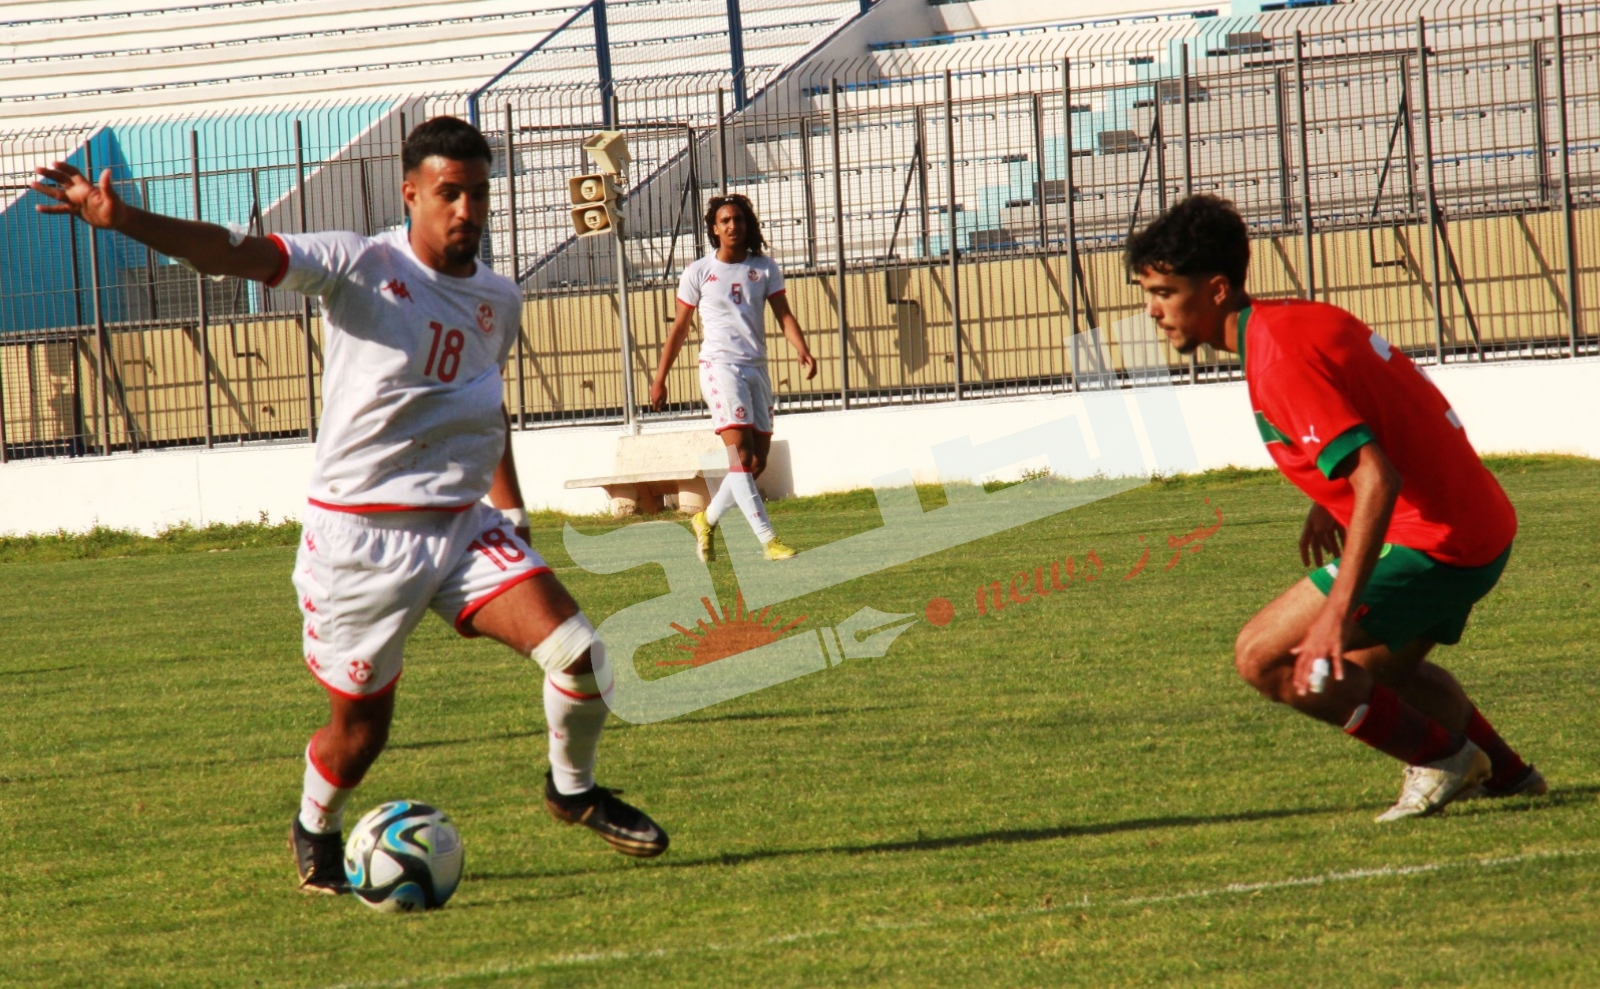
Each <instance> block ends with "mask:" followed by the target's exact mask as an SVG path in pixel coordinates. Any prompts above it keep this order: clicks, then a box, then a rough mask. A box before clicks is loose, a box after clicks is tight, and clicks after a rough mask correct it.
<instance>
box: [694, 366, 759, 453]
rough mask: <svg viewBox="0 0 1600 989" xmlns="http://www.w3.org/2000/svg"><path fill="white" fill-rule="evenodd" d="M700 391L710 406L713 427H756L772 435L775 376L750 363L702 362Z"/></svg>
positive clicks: (719, 428)
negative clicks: (770, 375)
mask: <svg viewBox="0 0 1600 989" xmlns="http://www.w3.org/2000/svg"><path fill="white" fill-rule="evenodd" d="M700 394H701V395H702V396H703V397H704V398H705V400H706V405H708V406H710V408H711V428H712V429H713V430H715V431H716V432H719V433H720V432H722V431H723V430H726V429H754V430H755V431H756V432H758V433H763V434H765V435H767V436H771V435H772V380H771V379H770V378H768V377H767V369H766V368H764V367H760V366H755V365H750V364H711V363H708V362H706V361H701V362H700Z"/></svg>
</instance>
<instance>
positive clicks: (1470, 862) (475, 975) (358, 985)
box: [324, 848, 1600, 989]
mask: <svg viewBox="0 0 1600 989" xmlns="http://www.w3.org/2000/svg"><path fill="white" fill-rule="evenodd" d="M1593 855H1600V849H1587V848H1580V849H1559V848H1558V849H1552V850H1549V851H1542V852H1525V853H1523V854H1521V855H1504V856H1500V857H1498V858H1487V859H1463V860H1461V861H1456V862H1426V863H1423V864H1420V865H1386V866H1379V867H1377V868H1371V869H1348V870H1344V871H1340V872H1325V873H1323V874H1322V875H1318V876H1301V877H1299V878H1295V879H1274V880H1266V881H1263V882H1253V883H1228V884H1227V885H1225V886H1212V887H1206V888H1201V889H1192V890H1186V891H1184V892H1181V893H1168V894H1164V895H1161V896H1130V897H1113V898H1109V899H1104V900H1093V899H1091V898H1090V897H1087V896H1085V897H1081V898H1079V899H1076V900H1069V901H1067V902H1064V903H1061V904H1059V905H1055V906H1048V907H1030V908H1028V909H1023V910H992V911H986V912H980V913H973V914H967V915H964V916H958V917H938V918H933V919H929V920H910V921H868V922H866V923H862V924H857V925H855V926H854V927H849V928H843V929H840V928H818V929H816V930H809V931H797V932H795V933H793V934H782V935H779V936H776V937H769V938H761V939H759V940H755V941H748V942H745V943H742V944H715V943H707V944H700V945H695V946H693V947H684V948H651V949H648V950H638V951H591V952H579V953H564V954H552V955H547V956H546V957H544V958H542V959H537V960H529V961H520V962H506V961H502V962H491V963H489V964H487V965H479V966H475V967H473V968H464V969H458V970H456V971H454V972H444V973H440V974H437V975H425V976H415V977H412V978H407V979H389V980H383V981H377V982H340V983H338V984H336V985H331V986H326V987H324V989H406V987H409V986H432V985H444V984H446V983H450V982H460V981H463V980H466V979H481V978H485V977H492V976H497V975H526V974H529V973H531V972H536V971H538V970H540V969H546V968H562V967H566V966H572V965H593V964H598V963H604V962H618V961H643V960H645V959H647V958H665V957H667V956H668V955H693V954H702V953H705V952H737V951H750V950H754V949H757V948H764V947H773V946H777V945H782V944H793V943H795V942H797V941H810V940H814V939H816V938H823V937H834V936H837V935H840V934H852V933H865V932H870V931H904V930H916V929H919V928H927V927H939V926H946V925H950V924H963V923H981V922H985V921H994V920H1017V919H1022V918H1026V917H1036V916H1044V915H1047V914H1052V913H1061V912H1064V911H1068V910H1087V909H1094V908H1112V909H1115V908H1118V907H1141V906H1150V905H1154V904H1161V903H1179V902H1183V901H1185V900H1204V899H1210V898H1212V897H1218V896H1238V895H1240V894H1244V893H1260V892H1271V891H1274V890H1284V889H1305V888H1308V887H1309V888H1316V887H1320V886H1334V885H1338V884H1340V883H1352V882H1363V881H1366V880H1371V879H1405V878H1408V877H1411V876H1421V875H1430V874H1433V873H1440V872H1450V871H1465V870H1469V869H1498V868H1501V867H1503V866H1508V865H1521V864H1523V863H1527V862H1538V861H1543V860H1546V859H1563V858H1586V857H1590V856H1593Z"/></svg>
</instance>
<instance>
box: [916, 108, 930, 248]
mask: <svg viewBox="0 0 1600 989" xmlns="http://www.w3.org/2000/svg"><path fill="white" fill-rule="evenodd" d="M914 116H915V119H916V128H917V139H916V149H917V161H916V166H917V215H918V216H920V217H921V218H922V225H921V226H920V227H919V228H918V232H919V234H920V236H921V238H922V244H921V249H920V250H918V251H917V254H918V255H920V256H922V257H927V256H928V251H929V250H930V247H929V245H931V244H932V243H933V231H932V229H930V221H929V219H928V121H927V115H926V114H925V113H924V112H923V109H922V104H920V103H918V104H917V106H916V110H915V113H914Z"/></svg>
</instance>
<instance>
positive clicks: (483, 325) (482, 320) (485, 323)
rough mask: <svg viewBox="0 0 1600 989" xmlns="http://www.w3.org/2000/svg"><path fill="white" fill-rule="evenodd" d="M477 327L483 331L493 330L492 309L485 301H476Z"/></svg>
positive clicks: (490, 331)
mask: <svg viewBox="0 0 1600 989" xmlns="http://www.w3.org/2000/svg"><path fill="white" fill-rule="evenodd" d="M478 329H480V330H482V331H483V332H485V333H493V332H494V310H493V309H491V308H490V307H489V303H487V302H480V303H478Z"/></svg>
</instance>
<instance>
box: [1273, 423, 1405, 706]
mask: <svg viewBox="0 0 1600 989" xmlns="http://www.w3.org/2000/svg"><path fill="white" fill-rule="evenodd" d="M1345 471H1348V474H1346V475H1345V476H1347V477H1349V479H1350V486H1351V487H1352V488H1353V489H1355V496H1356V498H1355V507H1354V508H1353V509H1352V511H1351V513H1350V529H1349V532H1348V533H1347V534H1346V536H1345V538H1344V555H1343V556H1342V557H1341V558H1340V560H1339V573H1338V575H1337V576H1335V577H1334V579H1333V589H1332V590H1330V591H1329V592H1328V599H1327V601H1325V602H1324V603H1323V606H1322V611H1321V612H1319V613H1318V614H1317V617H1316V618H1314V619H1312V621H1311V627H1310V628H1308V629H1306V634H1305V638H1303V639H1301V640H1300V645H1299V646H1297V647H1295V650H1294V653H1295V664H1294V687H1295V692H1296V693H1299V694H1302V695H1303V694H1305V693H1306V691H1307V690H1308V689H1310V684H1311V664H1312V663H1313V662H1315V661H1316V660H1318V659H1327V660H1328V661H1329V663H1330V664H1331V665H1332V667H1333V675H1334V678H1335V679H1338V680H1343V679H1344V646H1345V639H1346V635H1347V633H1348V626H1349V623H1350V616H1351V614H1352V613H1353V612H1354V611H1355V610H1356V605H1357V604H1358V603H1359V602H1360V600H1361V591H1362V589H1364V588H1365V587H1366V586H1367V578H1368V577H1370V576H1372V568H1373V567H1375V566H1377V564H1378V554H1379V553H1381V552H1382V551H1383V537H1384V536H1385V535H1387V534H1388V532H1389V518H1390V517H1391V516H1392V515H1393V514H1394V504H1395V500H1396V499H1397V498H1399V497H1400V486H1401V479H1400V472H1399V471H1397V470H1395V469H1394V465H1393V464H1392V463H1390V462H1389V458H1388V457H1387V456H1385V455H1384V452H1383V450H1382V449H1381V448H1380V447H1379V446H1378V444H1376V443H1366V444H1363V445H1362V446H1361V447H1360V448H1359V449H1357V450H1356V451H1355V452H1354V453H1352V454H1350V455H1349V456H1348V457H1346V458H1345V460H1344V463H1342V464H1340V465H1339V468H1338V469H1337V470H1335V471H1334V476H1335V477H1338V476H1340V475H1341V474H1342V473H1344V472H1345Z"/></svg>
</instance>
